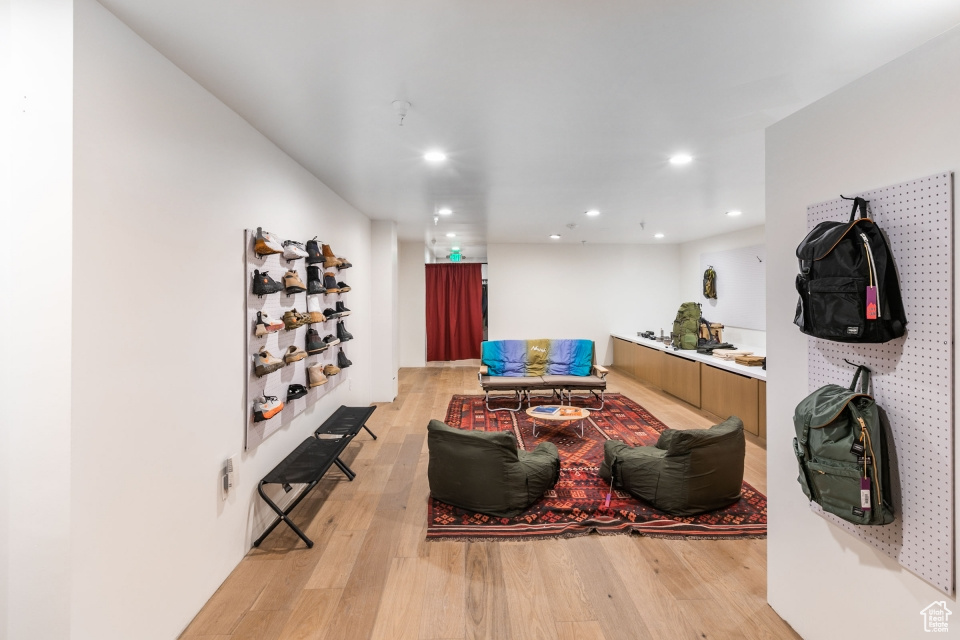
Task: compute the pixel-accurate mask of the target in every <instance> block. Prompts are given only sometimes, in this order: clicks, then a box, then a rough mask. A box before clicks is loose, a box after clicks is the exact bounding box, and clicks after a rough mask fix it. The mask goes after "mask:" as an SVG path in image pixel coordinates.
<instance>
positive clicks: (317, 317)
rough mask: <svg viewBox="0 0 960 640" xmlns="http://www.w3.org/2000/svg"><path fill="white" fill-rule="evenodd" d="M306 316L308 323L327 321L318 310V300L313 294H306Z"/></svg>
mask: <svg viewBox="0 0 960 640" xmlns="http://www.w3.org/2000/svg"><path fill="white" fill-rule="evenodd" d="M307 318H308V322H309V323H310V324H315V323H317V322H326V321H327V317H326V316H325V315H323V312H322V311H320V301H319V300H317V299H316V298H314V297H313V296H307Z"/></svg>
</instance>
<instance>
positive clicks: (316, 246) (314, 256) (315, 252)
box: [307, 236, 323, 264]
mask: <svg viewBox="0 0 960 640" xmlns="http://www.w3.org/2000/svg"><path fill="white" fill-rule="evenodd" d="M318 262H323V254H322V253H320V243H318V242H317V237H316V236H314V237H313V240H310V241H308V242H307V264H317V263H318Z"/></svg>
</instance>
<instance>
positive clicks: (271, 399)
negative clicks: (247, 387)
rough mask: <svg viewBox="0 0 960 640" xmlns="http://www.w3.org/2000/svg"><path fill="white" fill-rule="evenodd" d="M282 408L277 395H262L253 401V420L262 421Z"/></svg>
mask: <svg viewBox="0 0 960 640" xmlns="http://www.w3.org/2000/svg"><path fill="white" fill-rule="evenodd" d="M282 410H283V403H282V402H280V401H279V400H278V399H277V396H268V395H262V396H260V397H259V398H257V399H256V400H254V401H253V421H254V422H263V421H264V420H269V419H270V418H272V417H273V416H275V415H277V414H278V413H280V411H282Z"/></svg>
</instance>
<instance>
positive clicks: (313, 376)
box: [307, 364, 327, 389]
mask: <svg viewBox="0 0 960 640" xmlns="http://www.w3.org/2000/svg"><path fill="white" fill-rule="evenodd" d="M325 369H326V367H324V366H323V365H322V364H315V365H313V366H312V367H307V386H308V387H310V388H311V389H313V388H314V387H319V386H320V385H322V384H327V376H325V375H323V374H324V371H325Z"/></svg>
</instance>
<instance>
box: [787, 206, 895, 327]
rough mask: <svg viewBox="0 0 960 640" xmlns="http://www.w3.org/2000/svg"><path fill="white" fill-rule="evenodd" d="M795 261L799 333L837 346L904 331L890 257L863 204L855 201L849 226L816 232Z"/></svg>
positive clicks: (820, 226)
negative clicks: (796, 265)
mask: <svg viewBox="0 0 960 640" xmlns="http://www.w3.org/2000/svg"><path fill="white" fill-rule="evenodd" d="M858 211H859V213H860V217H859V218H857V212H858ZM797 259H798V260H799V262H800V274H799V275H798V276H797V292H798V293H799V294H800V300H799V301H798V302H797V313H796V317H795V318H794V320H793V322H794V324H796V325H797V326H798V327H800V330H801V331H802V332H804V333H806V334H808V335H811V336H814V337H816V338H823V339H825V340H835V341H837V342H887V341H889V340H893V339H894V338H899V337H900V336H902V335H903V334H904V333H905V332H906V324H907V318H906V315H905V314H904V311H903V301H902V299H901V297H900V284H899V282H898V280H897V270H896V267H895V266H894V263H893V256H892V254H891V253H890V248H889V247H888V246H887V241H886V239H885V237H884V235H883V232H882V231H881V230H880V228H879V227H878V226H877V225H876V224H874V222H873V220H871V219H870V218H868V217H867V201H866V200H864V199H863V198H854V202H853V210H852V211H851V212H850V220H849V221H847V222H821V223H820V224H818V225H817V226H816V227H814V229H813V230H812V231H811V232H810V233H808V234H807V237H806V238H804V239H803V242H801V243H800V246H798V247H797Z"/></svg>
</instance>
